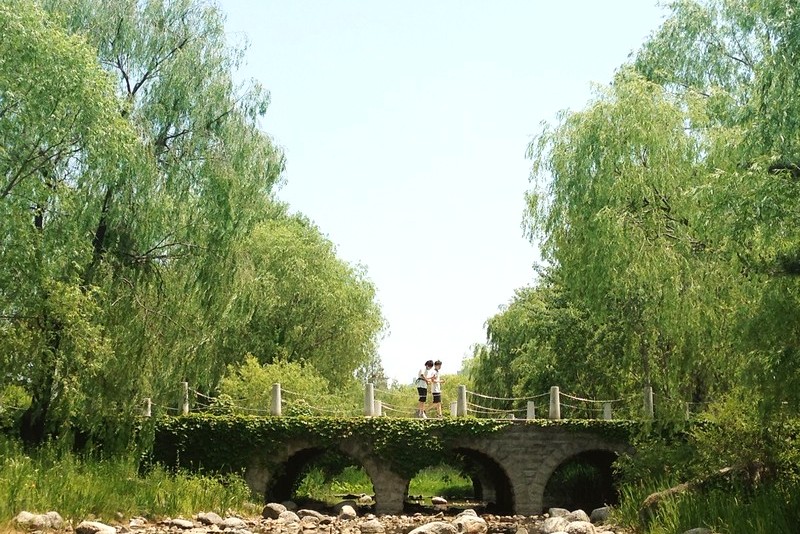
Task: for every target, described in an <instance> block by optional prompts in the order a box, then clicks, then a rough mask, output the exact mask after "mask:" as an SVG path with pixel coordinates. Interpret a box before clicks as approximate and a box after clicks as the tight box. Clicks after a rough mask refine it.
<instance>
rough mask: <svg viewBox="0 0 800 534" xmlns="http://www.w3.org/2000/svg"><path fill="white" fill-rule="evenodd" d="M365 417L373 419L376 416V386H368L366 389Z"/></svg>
mask: <svg viewBox="0 0 800 534" xmlns="http://www.w3.org/2000/svg"><path fill="white" fill-rule="evenodd" d="M364 415H365V416H366V417H372V416H373V415H375V386H373V385H372V384H367V387H366V388H364Z"/></svg>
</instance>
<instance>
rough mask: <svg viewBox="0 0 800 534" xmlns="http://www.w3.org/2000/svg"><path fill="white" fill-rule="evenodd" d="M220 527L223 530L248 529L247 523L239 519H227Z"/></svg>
mask: <svg viewBox="0 0 800 534" xmlns="http://www.w3.org/2000/svg"><path fill="white" fill-rule="evenodd" d="M219 527H220V528H221V529H223V530H224V529H226V528H232V529H241V528H245V527H247V523H245V521H244V520H243V519H240V518H238V517H226V518H225V520H224V521H223V522H222V524H221V525H220V526H219Z"/></svg>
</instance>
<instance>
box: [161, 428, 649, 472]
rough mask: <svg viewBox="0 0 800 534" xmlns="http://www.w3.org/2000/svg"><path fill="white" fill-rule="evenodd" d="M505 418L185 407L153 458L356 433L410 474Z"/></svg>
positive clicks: (221, 467)
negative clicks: (257, 413) (224, 412)
mask: <svg viewBox="0 0 800 534" xmlns="http://www.w3.org/2000/svg"><path fill="white" fill-rule="evenodd" d="M512 424H514V423H512V422H510V421H508V420H486V419H475V418H458V419H444V420H441V421H437V420H433V421H431V420H427V421H421V420H411V419H405V418H403V419H401V418H388V417H374V418H347V419H345V418H331V417H252V416H216V415H210V414H189V415H187V416H181V417H170V418H163V419H160V420H159V421H157V424H156V435H155V445H154V450H153V456H154V460H155V461H158V462H163V463H164V464H166V465H173V466H180V467H184V468H193V469H194V468H201V469H205V470H211V471H219V472H239V471H240V470H242V469H244V468H246V467H247V466H248V462H249V461H251V460H252V457H251V456H252V454H253V451H258V454H259V456H258V457H259V459H261V460H263V461H266V462H272V461H278V460H276V459H275V455H274V454H272V452H275V453H277V452H278V451H284V450H286V444H287V443H291V442H299V443H304V444H306V445H307V446H314V447H319V448H323V449H324V448H328V447H331V446H333V445H335V444H337V443H338V442H339V441H340V440H342V439H346V438H349V437H353V436H358V439H359V440H362V441H364V442H366V443H369V444H370V448H371V450H372V451H373V454H374V455H375V456H376V457H377V458H378V459H380V461H382V462H385V463H388V464H389V465H390V466H391V468H392V469H393V470H394V471H396V472H397V473H398V474H400V475H403V476H407V477H409V478H411V477H413V476H414V475H415V474H416V473H417V472H418V471H420V470H421V469H424V468H426V467H429V466H431V465H436V464H438V463H442V461H444V460H445V459H447V454H448V453H447V448H448V447H447V446H446V444H448V443H458V442H459V440H463V438H464V437H468V436H475V435H481V434H485V433H493V432H499V431H502V429H504V428H507V427H508V426H510V425H512ZM525 424H527V425H531V426H539V427H562V428H570V429H575V430H580V431H584V432H592V433H597V434H600V435H602V436H604V437H606V438H609V439H620V440H626V439H627V438H628V437H630V435H631V432H632V431H633V430H634V429H635V428H636V426H637V425H636V424H635V423H632V422H623V421H601V420H595V421H585V420H575V421H547V420H534V421H527V422H525Z"/></svg>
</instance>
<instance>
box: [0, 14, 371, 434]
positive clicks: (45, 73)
mask: <svg viewBox="0 0 800 534" xmlns="http://www.w3.org/2000/svg"><path fill="white" fill-rule="evenodd" d="M0 29H2V33H3V40H2V43H0V57H2V58H3V60H2V61H0V146H2V148H0V177H2V178H0V353H1V354H3V358H2V360H0V388H2V389H5V388H7V387H8V386H18V387H21V388H23V389H24V390H25V392H26V393H27V394H28V395H29V396H30V405H29V407H28V409H27V411H26V412H25V414H24V416H23V417H22V419H21V421H20V427H21V432H22V435H23V436H24V437H25V438H26V440H28V441H29V442H32V443H36V442H43V441H45V440H46V439H48V436H53V435H56V434H65V433H66V434H69V433H73V434H75V435H79V434H88V435H90V436H93V439H95V440H111V439H114V438H115V436H116V434H117V433H118V430H119V429H118V428H117V427H115V426H110V425H107V424H106V423H105V421H108V420H110V419H112V418H113V419H116V420H117V421H119V422H120V424H122V425H123V426H126V427H128V429H127V430H125V431H124V432H123V433H128V434H130V433H131V432H130V431H131V429H132V427H133V426H134V424H135V421H134V418H135V416H136V415H138V413H139V411H140V409H141V406H142V403H143V401H144V399H145V398H150V399H152V401H153V403H154V404H155V405H156V406H166V407H167V408H173V409H174V408H175V407H176V406H179V403H180V402H181V398H180V395H181V389H180V383H181V382H184V381H186V382H188V383H189V384H191V385H192V387H193V388H196V389H197V390H199V391H200V392H201V393H202V394H211V393H214V392H215V391H216V390H217V389H218V386H219V381H220V379H221V378H222V376H223V374H224V373H225V371H226V369H227V366H228V365H232V364H237V363H241V362H242V361H243V360H244V357H245V354H247V353H251V354H253V355H255V356H256V357H258V358H259V359H260V360H261V361H262V362H265V363H268V362H273V361H274V362H278V361H290V362H296V363H304V364H306V365H310V366H315V367H316V368H317V369H318V370H319V372H320V373H321V374H322V375H323V376H325V377H326V378H327V379H328V380H329V381H331V382H336V383H348V382H349V381H350V380H351V378H352V377H353V376H354V375H355V374H357V373H361V374H362V375H366V374H367V370H369V371H370V372H379V371H380V363H379V361H378V359H377V355H376V343H377V340H378V339H379V336H380V334H381V332H382V329H383V318H382V316H381V313H380V309H379V308H378V305H377V301H376V298H375V290H374V287H373V286H372V284H371V283H370V282H369V280H368V279H367V278H366V273H365V271H364V269H363V268H362V267H360V266H350V265H348V264H346V263H345V262H343V261H341V260H339V259H338V258H337V257H336V251H335V248H334V247H333V245H332V244H331V242H330V241H329V240H328V239H327V238H326V237H324V236H323V234H322V232H321V231H320V230H319V229H318V228H317V227H316V226H314V225H313V224H312V223H310V222H309V221H308V220H307V219H305V218H304V217H303V216H302V215H289V208H288V206H286V205H284V204H281V203H280V202H278V201H276V200H275V198H274V192H275V190H276V188H277V187H279V185H280V184H281V174H282V171H283V167H284V158H283V155H282V153H281V151H280V150H278V149H277V148H276V147H275V146H274V145H273V142H272V140H271V139H270V138H269V136H267V135H266V134H264V133H263V132H262V131H261V129H260V127H259V120H260V119H261V118H262V117H263V115H264V113H265V112H266V109H267V105H268V103H269V95H268V93H267V92H266V91H265V90H264V89H263V88H262V87H260V86H259V85H258V84H257V83H245V84H241V85H237V84H236V83H234V71H235V69H236V68H237V66H238V65H239V63H240V62H241V60H242V57H243V56H242V54H243V50H241V49H239V48H235V47H233V46H231V45H229V44H228V43H227V41H226V34H225V31H224V25H223V15H222V13H221V11H220V9H219V7H218V6H217V5H215V4H213V3H212V2H210V1H207V0H176V1H172V2H162V1H159V0H147V1H136V0H112V1H106V0H102V1H101V0H65V1H62V0H43V1H41V2H36V3H35V2H33V1H32V0H11V2H5V3H4V4H3V5H2V7H0ZM23 370H24V371H23Z"/></svg>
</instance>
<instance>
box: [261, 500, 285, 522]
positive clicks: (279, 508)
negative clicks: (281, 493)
mask: <svg viewBox="0 0 800 534" xmlns="http://www.w3.org/2000/svg"><path fill="white" fill-rule="evenodd" d="M286 510H287V508H286V506H285V505H283V504H280V503H277V502H270V503H267V504H266V505H264V509H263V510H261V517H263V518H264V519H278V516H280V515H281V514H282V513H283V512H285V511H286Z"/></svg>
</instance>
